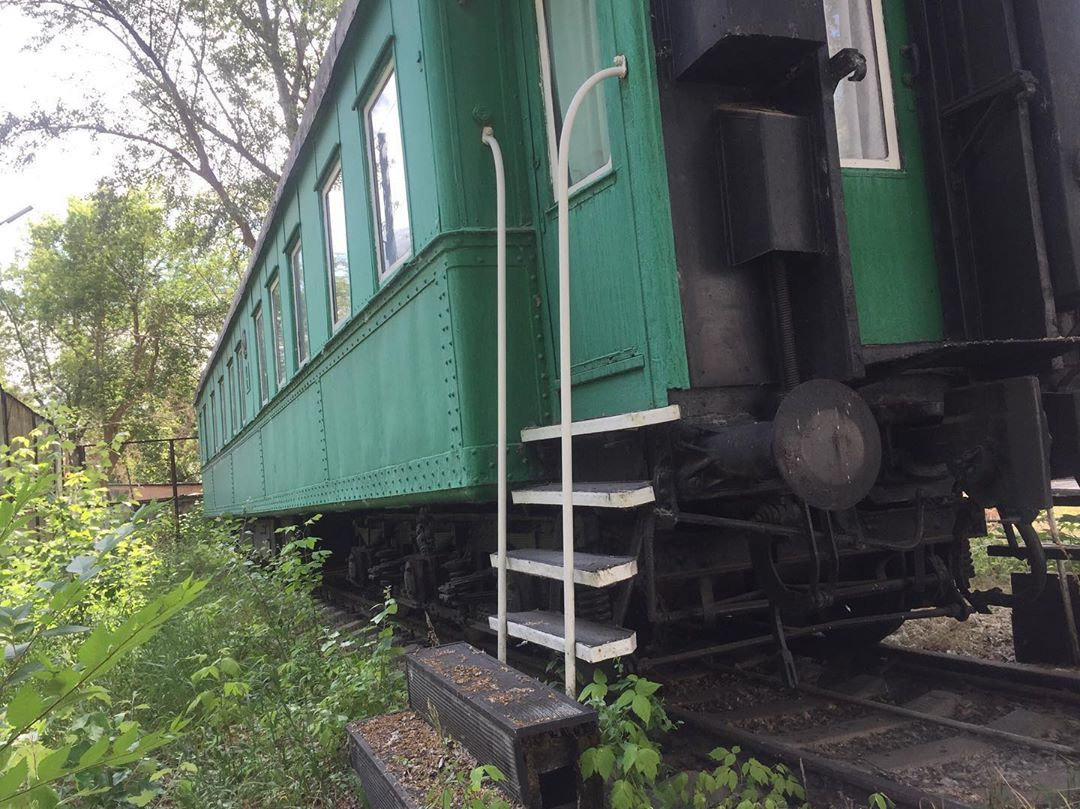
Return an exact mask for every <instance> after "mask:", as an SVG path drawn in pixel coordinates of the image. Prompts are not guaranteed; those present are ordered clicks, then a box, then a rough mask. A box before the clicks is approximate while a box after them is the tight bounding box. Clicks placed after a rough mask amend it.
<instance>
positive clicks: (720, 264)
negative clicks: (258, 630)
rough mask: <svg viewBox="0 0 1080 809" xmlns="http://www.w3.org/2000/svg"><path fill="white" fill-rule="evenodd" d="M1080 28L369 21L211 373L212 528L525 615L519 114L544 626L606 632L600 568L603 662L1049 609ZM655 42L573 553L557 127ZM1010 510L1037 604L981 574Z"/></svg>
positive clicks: (608, 184) (303, 139)
mask: <svg viewBox="0 0 1080 809" xmlns="http://www.w3.org/2000/svg"><path fill="white" fill-rule="evenodd" d="M1014 3H1016V7H1015V8H1014ZM976 5H977V6H978V10H979V13H978V14H977V15H973V14H971V13H970V12H971V10H972V9H973V8H974V7H975V6H976ZM1069 36H1080V12H1078V11H1077V10H1076V9H1075V8H1074V7H1073V6H1072V5H1071V4H1069V3H1067V2H1065V0H1032V3H1031V4H1030V5H1027V4H1024V5H1023V6H1022V8H1021V4H1019V3H1018V2H1017V0H985V1H984V0H760V1H759V0H711V1H710V2H691V0H460V1H459V2H450V0H347V2H346V3H345V4H344V7H343V9H342V12H341V15H340V18H339V21H338V24H337V28H336V30H335V32H334V35H333V40H332V43H331V45H330V47H329V50H328V52H327V55H326V58H325V59H324V62H323V65H322V67H321V70H320V72H319V75H318V78H317V80H316V84H315V88H314V91H313V93H312V97H311V99H310V101H309V103H308V106H307V109H306V110H305V114H304V118H303V121H302V123H301V127H300V133H299V135H298V136H297V138H296V140H295V142H294V143H293V145H292V149H291V151H290V154H289V157H288V162H287V165H286V168H285V171H284V172H283V178H284V179H283V180H282V182H281V184H280V186H279V188H278V189H277V192H276V194H275V198H274V201H273V205H272V207H271V210H270V213H269V215H268V217H267V219H266V222H265V224H264V226H263V228H262V231H261V233H260V236H259V241H258V244H257V246H256V249H255V251H254V253H253V255H252V259H251V263H250V266H249V268H248V272H247V274H246V275H245V277H244V280H243V282H242V284H241V288H240V290H239V291H238V293H237V296H236V299H235V301H234V303H233V306H232V309H231V310H230V313H229V316H228V319H227V322H226V324H225V326H224V329H223V331H222V334H221V337H220V340H219V342H218V345H217V347H216V349H215V350H214V352H213V355H212V356H211V358H210V361H209V362H208V364H207V367H206V370H205V372H204V374H203V378H202V380H201V383H200V387H199V392H198V398H197V402H196V406H197V412H198V419H199V434H200V442H201V448H202V453H203V468H204V490H205V497H206V508H207V511H208V512H209V513H212V514H234V515H245V516H247V517H249V518H252V519H255V520H260V521H261V524H262V525H271V524H273V522H274V521H277V522H280V521H290V520H296V519H299V518H301V517H303V516H305V515H309V514H313V513H316V512H318V513H322V514H324V515H327V516H326V517H325V518H324V523H323V529H322V532H323V534H324V535H325V537H326V539H327V542H328V543H330V545H331V546H332V547H333V548H334V549H335V550H336V551H338V552H339V556H338V558H339V559H340V560H341V562H342V565H343V567H345V566H347V577H348V579H349V580H350V581H351V582H352V583H353V584H354V585H355V586H359V587H368V588H371V589H372V590H373V591H375V590H379V589H381V588H382V587H383V586H391V587H393V588H395V589H396V591H397V592H398V593H399V595H400V596H401V597H402V600H403V602H404V603H406V604H407V605H410V606H413V607H416V608H417V609H424V610H425V611H427V612H428V613H429V614H430V615H435V616H437V617H440V618H443V619H446V620H449V621H453V622H456V623H459V624H465V625H471V626H473V627H476V628H483V627H486V626H487V625H488V624H487V622H486V621H485V620H484V618H485V617H486V616H487V615H489V614H491V613H492V612H494V611H496V600H497V594H496V578H497V577H496V576H495V573H494V572H493V570H492V569H491V567H489V561H488V554H489V553H490V552H492V551H494V550H495V549H496V547H497V542H498V539H497V533H496V524H495V503H496V500H497V485H498V483H499V480H498V478H499V476H498V463H497V460H498V435H497V433H498V430H497V418H496V415H497V404H498V398H497V395H496V391H497V380H496V369H497V367H498V365H497V341H496V328H495V321H496V311H497V307H496V303H497V301H496V276H497V267H498V263H499V257H500V253H499V249H498V244H499V239H498V236H499V234H498V232H497V229H496V196H497V191H498V189H497V184H496V173H495V171H494V170H493V163H492V153H491V152H490V151H489V150H488V148H486V147H485V145H484V143H483V142H482V140H481V136H482V133H483V131H484V130H485V127H488V128H490V130H491V131H493V132H494V135H495V137H496V138H497V139H498V142H499V143H500V144H501V146H502V152H503V154H504V158H505V166H506V187H505V199H506V211H507V227H506V231H505V239H506V244H507V249H506V265H507V274H506V278H507V294H506V307H507V319H508V337H507V356H508V361H507V366H506V367H507V369H508V371H507V373H508V380H507V382H508V384H507V391H508V395H507V413H508V433H507V434H508V436H509V438H510V446H509V451H508V465H509V466H508V476H509V479H510V481H511V483H512V486H513V487H514V488H516V489H517V492H516V493H515V495H514V499H513V506H514V508H513V510H512V512H511V514H510V523H509V537H510V539H509V541H510V545H511V551H510V553H509V554H508V556H507V557H505V558H506V565H507V567H508V569H509V571H511V572H512V573H514V574H515V575H514V576H513V577H512V578H511V580H510V589H509V596H508V599H509V602H510V604H511V606H514V607H515V608H516V609H517V610H518V612H516V613H515V615H514V616H511V618H510V619H508V620H509V632H510V634H511V635H513V636H515V637H518V638H521V639H525V640H530V641H533V642H537V643H541V644H543V645H548V646H550V647H552V648H562V646H563V645H564V644H566V645H567V646H569V647H573V646H574V644H572V643H567V641H566V637H567V635H566V633H568V632H569V631H570V623H572V622H573V619H572V618H571V620H569V621H566V622H565V623H564V622H563V618H562V617H561V616H559V617H556V615H555V613H549V612H546V611H543V609H542V608H546V607H549V606H550V602H552V601H553V600H557V595H558V588H559V586H560V585H561V582H562V581H563V580H566V578H567V577H569V578H572V579H573V581H574V582H576V585H577V586H576V587H573V588H570V590H574V591H578V592H579V594H578V596H577V606H576V609H577V611H578V613H579V614H580V617H581V619H582V621H581V623H580V625H579V629H578V637H579V642H578V644H577V646H576V653H577V655H578V656H579V657H583V658H584V659H587V660H600V659H604V658H606V657H611V656H613V655H615V654H623V653H627V652H630V651H632V650H633V649H634V648H635V647H636V646H637V645H638V643H639V639H638V634H641V633H643V638H644V640H645V643H646V644H647V645H648V646H649V648H650V649H652V650H653V651H652V652H650V654H656V653H657V652H656V651H655V650H657V649H659V648H660V647H661V646H662V645H663V644H664V643H668V644H671V643H675V644H680V643H681V644H682V645H689V646H702V645H703V643H702V640H701V633H702V631H703V630H704V631H705V632H706V634H707V635H708V638H709V640H708V641H707V642H705V643H704V646H706V647H707V648H710V649H713V650H716V649H720V648H723V647H725V645H726V644H727V643H729V642H730V643H735V644H742V645H743V646H745V644H746V643H747V642H748V641H747V637H750V638H752V639H753V640H751V641H750V642H751V643H756V642H758V641H763V642H764V641H768V640H769V639H772V640H775V641H776V642H778V643H779V644H780V646H781V647H782V648H784V644H785V641H784V637H785V632H788V631H790V630H792V628H795V627H801V629H799V630H798V631H800V632H802V633H803V634H807V633H811V632H816V631H818V630H821V631H825V630H836V631H846V632H847V633H848V636H849V637H854V636H855V633H856V632H861V633H863V634H864V635H866V636H869V637H876V636H880V635H881V634H883V633H884V632H886V631H888V630H889V629H891V628H892V627H894V626H895V625H896V624H897V623H898V622H900V621H902V620H905V619H908V618H914V617H919V616H921V615H940V614H950V615H955V616H957V617H964V616H966V615H967V614H968V612H969V611H970V610H971V609H973V608H974V609H983V608H985V607H986V605H987V604H990V603H1008V604H1016V603H1018V604H1019V605H1020V606H1022V607H1024V608H1032V607H1031V605H1032V604H1035V603H1037V602H1038V599H1039V592H1041V590H1042V587H1043V584H1044V581H1045V578H1046V576H1045V565H1044V564H1043V565H1042V568H1041V569H1040V562H1041V561H1042V549H1041V546H1040V545H1039V541H1038V538H1037V536H1035V534H1034V531H1033V529H1031V522H1032V520H1033V518H1034V516H1035V513H1036V512H1037V511H1038V510H1039V509H1040V508H1044V507H1047V506H1049V505H1050V504H1051V483H1050V481H1051V477H1052V475H1056V476H1063V475H1064V476H1073V475H1074V474H1075V472H1076V463H1077V461H1078V460H1080V416H1078V414H1080V399H1078V395H1077V393H1076V391H1075V390H1074V389H1073V386H1072V382H1073V379H1074V376H1075V375H1074V374H1072V373H1071V371H1070V368H1071V367H1073V366H1074V363H1075V359H1076V357H1075V355H1076V351H1077V344H1076V343H1077V340H1076V338H1075V337H1073V336H1071V335H1072V334H1073V333H1074V332H1075V327H1074V326H1075V307H1076V306H1077V304H1078V302H1080V245H1078V244H1077V233H1080V190H1078V188H1077V184H1076V183H1075V182H1072V181H1071V180H1070V176H1071V175H1070V172H1071V171H1073V168H1072V164H1071V162H1070V161H1071V160H1072V157H1070V156H1069V154H1068V153H1067V152H1068V150H1067V148H1066V146H1064V145H1063V143H1067V142H1068V138H1067V137H1063V135H1064V136H1071V135H1073V134H1078V135H1080V114H1078V113H1076V112H1075V109H1076V108H1077V107H1076V105H1075V104H1071V101H1072V100H1075V99H1072V97H1071V93H1072V92H1073V90H1072V89H1071V88H1073V87H1074V86H1077V84H1078V83H1077V82H1076V81H1071V80H1070V77H1071V78H1072V79H1076V78H1078V77H1080V57H1078V56H1077V54H1076V53H1075V52H1074V49H1073V48H1071V47H1070V46H1069V44H1068V43H1069V41H1070V40H1069ZM617 56H618V57H620V61H619V62H618V64H620V65H626V66H627V69H626V75H625V76H624V77H622V78H615V79H611V80H604V81H602V82H601V83H599V84H598V85H597V87H596V88H595V89H593V90H591V91H590V92H589V94H588V95H586V96H583V99H584V100H583V101H582V104H581V107H580V109H579V111H578V113H577V118H576V119H575V120H576V122H575V124H574V130H573V138H572V140H571V141H570V145H569V146H568V147H566V148H568V149H569V151H568V153H567V160H566V162H567V166H568V174H569V179H568V185H569V195H568V200H567V203H566V204H567V217H566V224H568V226H569V234H570V237H569V258H570V266H571V267H572V271H571V273H570V286H569V290H570V300H571V301H572V305H573V315H572V319H571V322H570V324H569V334H570V341H569V344H570V348H571V362H570V367H569V368H568V369H565V370H567V372H568V374H569V379H570V382H571V385H570V387H571V389H572V399H573V408H572V410H573V419H574V422H575V425H576V426H575V427H574V428H573V432H574V438H573V439H572V440H573V445H574V446H575V447H576V450H575V455H574V464H573V469H574V478H575V483H574V493H573V497H572V500H573V505H576V506H579V507H580V508H579V509H578V512H577V521H576V522H575V523H574V530H573V531H571V534H573V536H572V537H570V541H571V542H573V543H574V544H575V547H576V548H577V551H578V553H577V554H576V556H575V561H574V563H573V564H572V565H571V566H570V568H569V569H566V568H564V566H563V562H562V560H563V558H564V555H563V554H562V553H561V552H559V551H558V550H556V548H557V546H558V545H559V543H560V526H559V523H558V513H557V512H556V511H554V510H552V509H550V508H548V506H550V505H553V504H558V503H559V502H561V501H560V498H559V497H558V493H557V492H555V491H554V490H553V489H552V487H551V486H547V487H545V486H544V485H542V484H544V482H546V481H551V480H555V481H558V480H559V478H560V473H559V452H558V450H557V447H555V446H553V442H552V441H551V440H549V439H551V438H552V437H553V436H556V435H557V434H558V432H557V431H554V432H552V431H544V430H536V429H534V428H538V427H542V426H543V425H552V424H553V423H555V422H556V421H557V419H558V418H559V416H560V413H559V410H560V408H559V400H560V394H561V392H562V389H561V385H560V375H561V372H562V371H563V370H564V369H562V368H560V357H559V343H560V339H559V333H560V326H561V324H560V317H559V310H560V303H561V299H560V283H559V275H560V273H559V270H560V260H559V246H560V233H559V231H560V227H559V226H560V224H561V222H560V213H559V204H558V203H559V200H558V197H557V190H558V186H559V183H558V177H557V167H558V163H559V149H560V136H561V135H562V128H563V125H564V121H565V120H566V116H567V112H568V109H569V108H570V106H571V99H572V98H574V96H575V93H576V92H577V91H578V88H579V87H581V86H582V84H583V82H585V81H586V79H588V78H589V77H590V76H591V75H593V74H594V73H596V72H597V71H599V70H601V69H603V68H607V67H610V66H611V65H613V64H615V58H616V57H617ZM1051 439H1052V442H1051ZM1051 446H1052V449H1053V451H1052V452H1051ZM628 479H629V481H630V482H627V481H628ZM583 480H584V481H591V483H581V482H580V481H583ZM983 507H996V508H998V509H999V511H1000V512H1001V513H1002V516H1003V518H1004V519H1005V521H1006V523H1007V525H1008V526H1009V536H1010V537H1013V536H1014V534H1013V533H1012V528H1013V527H1015V528H1016V529H1017V531H1018V532H1019V534H1020V536H1021V538H1022V539H1023V540H1024V542H1025V547H1024V548H1020V547H1019V546H1018V545H1017V544H1016V543H1015V542H1013V543H1012V545H1011V546H1010V550H1009V552H1012V553H1015V555H1017V556H1018V557H1024V556H1027V557H1029V558H1031V559H1032V560H1033V561H1032V574H1031V580H1030V585H1031V586H1030V588H1029V592H1028V594H1027V595H1026V596H1021V597H1017V596H1012V595H1006V594H997V593H991V594H979V593H969V592H968V591H967V582H968V576H969V574H970V566H969V562H970V560H969V557H968V552H967V542H968V538H969V537H970V536H975V535H979V534H981V533H983V532H985V523H984V519H983V517H982V513H983V512H982V508H983ZM562 541H563V543H564V547H566V544H565V543H566V537H563V539H562ZM499 579H500V581H501V577H499ZM545 579H555V580H557V581H555V582H545V581H544V580H545ZM563 596H564V599H565V597H566V590H565V588H564V591H563ZM499 598H502V596H499ZM534 608H541V609H534ZM567 608H569V611H568V610H567ZM574 609H575V607H574V603H573V599H572V598H571V600H570V601H568V602H567V601H565V600H564V613H566V614H567V615H571V616H572V615H573V612H574ZM530 610H531V611H530ZM498 613H499V615H500V616H502V615H504V614H505V610H504V609H501V610H498ZM770 616H771V617H770ZM586 619H588V620H586ZM721 619H724V620H721ZM501 623H502V621H501V620H500V619H496V620H494V621H493V622H492V624H491V625H492V626H499V625H500V624H501ZM763 628H764V629H763ZM868 628H869V629H868ZM635 631H636V632H635ZM763 633H764V634H763ZM733 648H734V647H733Z"/></svg>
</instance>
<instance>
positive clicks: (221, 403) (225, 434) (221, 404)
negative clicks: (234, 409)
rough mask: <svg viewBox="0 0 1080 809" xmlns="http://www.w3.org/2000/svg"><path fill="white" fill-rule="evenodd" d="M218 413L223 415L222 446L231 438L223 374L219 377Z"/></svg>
mask: <svg viewBox="0 0 1080 809" xmlns="http://www.w3.org/2000/svg"><path fill="white" fill-rule="evenodd" d="M217 392H218V414H219V415H220V416H221V446H225V443H226V442H227V441H228V440H229V430H228V426H227V424H226V414H225V376H224V374H222V375H221V376H219V377H218V379H217Z"/></svg>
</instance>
